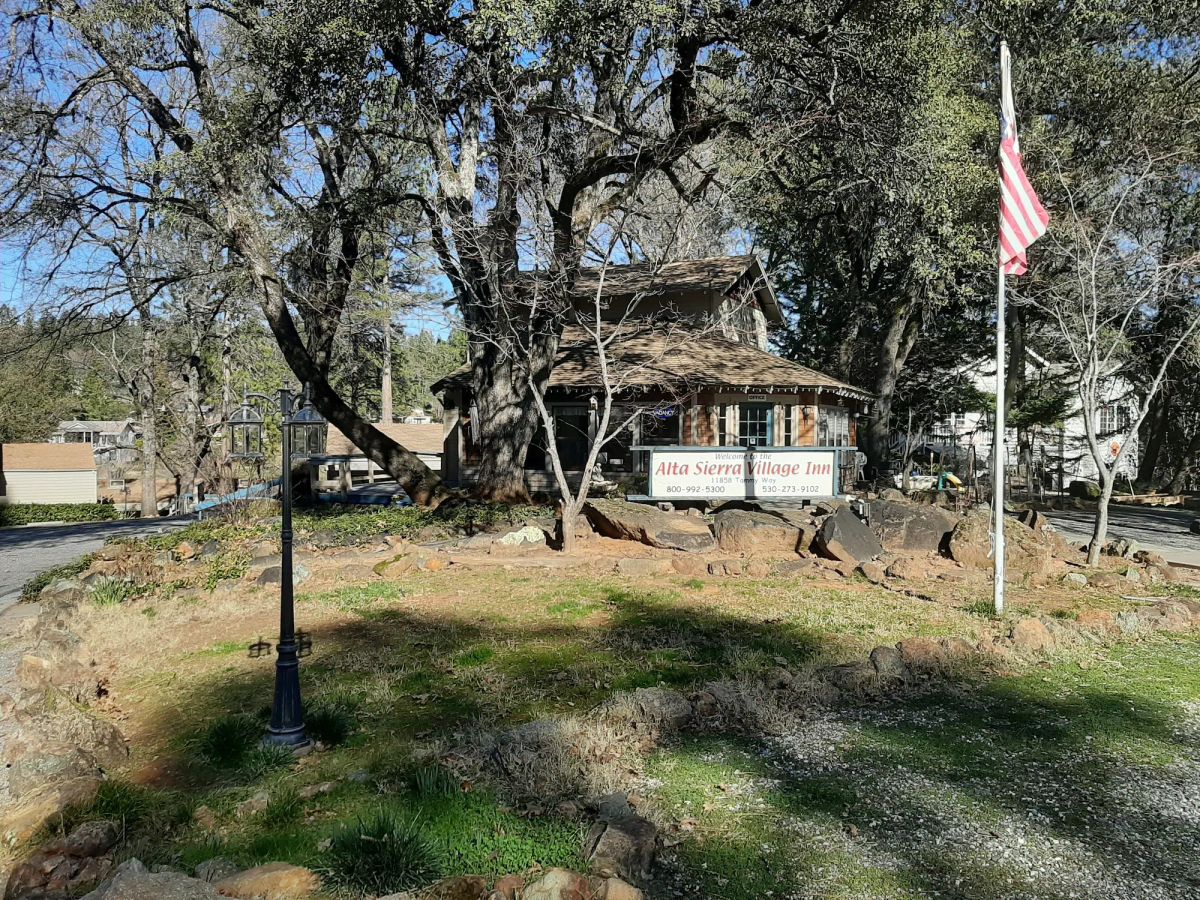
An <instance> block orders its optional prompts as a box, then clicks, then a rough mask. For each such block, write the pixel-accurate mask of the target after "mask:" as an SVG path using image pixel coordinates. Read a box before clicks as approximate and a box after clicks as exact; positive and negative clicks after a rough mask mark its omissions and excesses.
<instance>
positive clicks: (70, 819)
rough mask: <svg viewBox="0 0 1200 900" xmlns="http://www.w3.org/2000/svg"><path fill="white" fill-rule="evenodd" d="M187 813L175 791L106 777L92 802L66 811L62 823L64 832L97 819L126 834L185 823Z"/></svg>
mask: <svg viewBox="0 0 1200 900" xmlns="http://www.w3.org/2000/svg"><path fill="white" fill-rule="evenodd" d="M190 812H191V811H190V810H189V808H188V806H187V803H186V802H185V801H184V799H183V798H182V797H181V796H180V795H179V794H177V793H175V792H172V791H162V790H157V789H155V788H150V787H145V786H144V785H140V784H133V783H131V782H128V781H124V780H122V779H120V778H108V779H105V780H104V781H102V782H100V786H99V788H97V790H96V796H95V797H94V798H92V800H91V802H89V803H84V804H80V805H75V806H72V807H70V808H68V809H67V810H66V811H65V812H64V813H63V817H62V823H61V824H62V830H63V832H64V833H68V832H70V831H71V829H73V828H75V827H76V826H77V825H80V824H82V823H83V822H89V821H93V820H96V819H107V820H109V821H111V822H116V823H117V824H118V825H120V826H121V829H122V831H125V832H135V831H138V830H143V829H161V830H166V829H168V828H171V827H173V826H175V825H178V824H180V823H181V822H185V821H187V819H188V817H189V815H190Z"/></svg>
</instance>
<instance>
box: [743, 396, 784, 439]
mask: <svg viewBox="0 0 1200 900" xmlns="http://www.w3.org/2000/svg"><path fill="white" fill-rule="evenodd" d="M738 412H739V415H738V443H739V444H740V445H741V446H743V447H770V446H772V445H773V444H774V440H773V439H772V438H773V435H774V434H775V407H774V405H772V404H770V403H743V404H741V406H740V407H739V409H738Z"/></svg>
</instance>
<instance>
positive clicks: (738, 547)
mask: <svg viewBox="0 0 1200 900" xmlns="http://www.w3.org/2000/svg"><path fill="white" fill-rule="evenodd" d="M713 530H714V531H715V532H716V535H717V546H719V547H720V548H721V550H723V551H724V552H726V553H769V554H780V553H795V552H797V550H799V549H800V547H801V546H802V545H803V543H804V529H803V528H801V527H800V526H799V525H796V524H795V523H793V522H789V521H787V520H786V519H783V518H780V517H779V516H773V515H771V514H770V513H765V512H752V511H750V510H742V509H722V510H721V511H720V512H718V513H717V515H716V518H715V519H714V523H713ZM810 542H811V538H810Z"/></svg>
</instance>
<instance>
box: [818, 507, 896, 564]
mask: <svg viewBox="0 0 1200 900" xmlns="http://www.w3.org/2000/svg"><path fill="white" fill-rule="evenodd" d="M813 547H814V548H816V550H817V552H819V553H820V554H821V555H822V556H824V557H825V558H826V559H832V560H837V561H838V562H845V563H850V564H852V565H857V564H858V563H860V562H865V561H867V560H871V559H874V558H875V557H877V556H879V554H881V553H882V552H883V547H882V546H881V545H880V543H879V539H878V538H877V537H875V535H874V534H872V532H871V529H870V528H868V527H867V526H866V525H865V524H864V523H863V521H862V520H861V519H860V518H859V517H858V516H856V515H855V514H854V511H853V510H851V509H850V508H849V507H848V506H842V507H839V508H838V509H836V510H835V511H834V512H832V513H830V514H829V515H828V516H826V517H825V521H824V522H822V523H821V530H820V531H818V532H817V536H816V538H815V539H814V540H813Z"/></svg>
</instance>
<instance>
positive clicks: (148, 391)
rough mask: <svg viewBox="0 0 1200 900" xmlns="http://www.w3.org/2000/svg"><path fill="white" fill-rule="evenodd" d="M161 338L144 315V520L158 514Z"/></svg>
mask: <svg viewBox="0 0 1200 900" xmlns="http://www.w3.org/2000/svg"><path fill="white" fill-rule="evenodd" d="M157 362H158V335H157V334H156V333H155V331H154V329H153V328H152V327H151V319H150V314H149V312H148V311H147V312H145V313H144V314H143V315H142V378H141V383H140V384H139V386H138V417H139V418H140V419H141V420H142V475H141V479H142V518H143V519H149V518H151V517H152V516H157V515H158V427H157V422H156V416H157V414H158V413H157V409H156V408H155V407H156V404H155V390H154V374H155V369H156V368H157Z"/></svg>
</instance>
